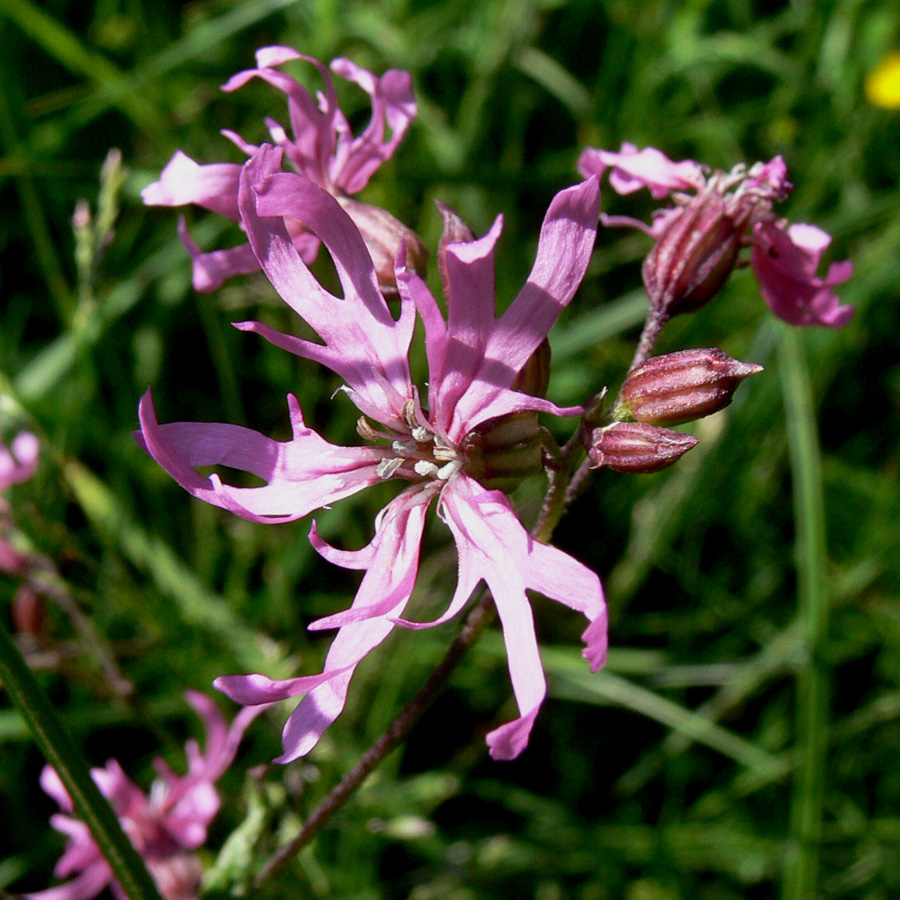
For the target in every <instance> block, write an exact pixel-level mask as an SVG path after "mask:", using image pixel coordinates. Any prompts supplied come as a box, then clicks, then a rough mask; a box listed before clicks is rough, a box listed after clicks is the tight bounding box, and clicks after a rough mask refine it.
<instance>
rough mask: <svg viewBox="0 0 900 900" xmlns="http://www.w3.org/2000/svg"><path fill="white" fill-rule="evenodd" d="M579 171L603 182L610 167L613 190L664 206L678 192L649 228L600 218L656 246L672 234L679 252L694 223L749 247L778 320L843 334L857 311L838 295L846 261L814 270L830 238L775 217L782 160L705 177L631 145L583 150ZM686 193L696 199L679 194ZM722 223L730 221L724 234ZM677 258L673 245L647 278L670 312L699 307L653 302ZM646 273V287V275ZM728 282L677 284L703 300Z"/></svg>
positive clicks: (782, 187)
mask: <svg viewBox="0 0 900 900" xmlns="http://www.w3.org/2000/svg"><path fill="white" fill-rule="evenodd" d="M578 168H579V171H580V172H581V173H582V175H584V176H585V177H587V176H589V175H596V176H598V177H599V176H600V175H602V174H603V172H604V171H606V169H608V168H609V169H611V170H612V171H611V173H610V178H609V181H610V184H611V185H612V186H613V188H615V189H616V191H618V192H619V193H620V194H628V193H631V192H632V191H636V190H638V188H641V187H646V188H647V189H648V190H649V191H650V193H651V194H652V195H653V197H654V198H656V199H657V200H659V199H661V198H663V197H665V196H667V195H668V194H670V193H671V192H673V191H675V192H676V193H675V194H674V197H673V199H674V201H675V205H674V206H671V207H667V208H666V209H662V210H658V211H657V212H656V213H654V217H653V224H652V225H650V226H648V225H646V224H644V223H643V222H641V221H639V220H637V219H632V218H629V217H626V216H601V220H602V221H603V222H604V224H606V225H621V226H628V227H633V228H640V229H641V230H642V231H645V232H647V233H648V234H649V235H650V236H651V237H652V238H654V240H656V241H657V242H659V243H658V246H662V245H663V242H665V241H666V239H667V237H669V236H672V237H671V239H670V240H669V241H668V243H669V244H672V245H675V247H676V250H677V247H678V246H686V244H685V241H686V240H687V239H686V237H685V235H683V234H682V233H681V232H682V231H683V230H684V224H685V222H686V221H687V220H688V219H696V222H697V225H702V227H704V228H706V229H708V230H709V233H710V235H714V234H716V233H723V232H724V236H723V237H721V241H722V243H723V246H724V245H727V244H731V243H732V242H733V243H734V244H736V245H737V246H741V245H747V244H751V245H752V247H753V250H752V253H751V256H750V264H751V266H752V267H753V271H754V273H755V274H756V278H757V281H758V282H759V285H760V290H761V292H762V295H763V299H764V300H765V301H766V303H767V304H768V305H769V308H770V309H771V310H772V312H774V313H775V315H776V316H778V317H779V318H780V319H783V320H784V321H785V322H788V323H789V324H791V325H798V326H799V325H827V326H828V327H831V328H840V327H842V326H843V325H846V324H847V323H848V322H849V321H850V319H851V318H853V312H854V309H853V307H852V306H846V305H844V306H842V305H841V302H840V299H839V298H838V296H837V294H835V293H834V291H833V288H834V287H835V286H836V285H838V284H842V283H843V282H845V281H846V280H847V279H848V278H849V277H850V275H851V274H852V272H853V264H852V263H851V262H850V261H849V260H844V261H843V262H839V263H833V264H832V265H831V267H830V268H829V270H828V274H827V275H826V277H825V279H824V280H823V279H821V278H819V277H818V275H817V274H816V272H817V270H818V267H819V262H820V259H821V257H822V254H823V253H824V251H825V250H826V249H827V247H828V245H829V244H830V243H831V238H830V237H829V236H828V235H827V234H826V233H825V232H824V231H822V230H821V229H819V228H816V227H815V226H813V225H790V226H789V225H788V223H787V222H786V221H785V220H784V219H780V218H778V217H777V216H776V215H775V213H773V212H772V204H773V203H774V202H776V201H780V200H784V199H785V197H787V195H788V194H789V193H790V191H791V189H792V187H793V186H792V185H791V183H790V182H789V181H788V180H787V167H786V166H785V163H784V160H783V159H782V158H781V157H780V156H776V157H775V158H774V159H772V160H770V161H769V162H768V163H756V165H754V166H752V167H751V168H750V169H747V168H746V167H745V166H743V165H741V166H737V167H735V168H734V169H733V170H732V171H731V172H713V173H712V175H708V176H706V175H704V170H703V167H702V166H700V164H699V163H696V162H693V161H691V160H685V161H683V162H678V163H675V162H672V160H670V159H669V158H668V157H666V156H665V155H664V154H662V153H661V152H660V151H659V150H656V149H655V148H653V147H647V148H645V149H644V150H641V151H640V152H638V150H637V148H636V147H635V146H634V145H633V144H623V145H622V150H621V151H620V152H619V153H611V152H609V151H606V150H594V149H588V150H585V151H584V153H582V155H581V158H580V159H579V161H578ZM684 191H690V192H692V193H689V194H685V193H681V192H684ZM725 223H728V227H727V228H726V227H725ZM689 224H690V230H692V231H693V230H695V225H694V223H693V222H689ZM706 243H708V242H704V241H703V240H699V244H700V246H701V248H702V249H703V252H704V254H706V257H705V258H707V257H708V258H712V259H716V260H717V259H720V257H716V256H715V251H714V248H710V247H706V246H705V244H706ZM736 249H737V247H735V248H734V249H733V250H729V249H728V248H727V247H726V250H728V252H726V253H725V254H724V256H723V257H721V258H725V257H727V258H729V259H730V260H731V262H730V263H729V265H732V266H733V265H734V264H735V263H736V262H737V259H736ZM673 252H675V251H673V249H672V248H671V247H666V250H665V252H664V253H662V254H661V258H659V259H657V258H655V257H654V259H653V264H652V267H651V268H652V269H653V271H651V272H650V273H649V275H650V276H651V277H650V279H649V280H650V281H651V282H652V284H651V286H650V287H648V290H649V291H650V293H651V299H652V300H654V302H656V303H657V304H658V305H665V304H666V303H668V304H669V306H670V307H671V308H670V309H669V310H668V311H669V312H670V313H672V314H674V313H675V312H679V311H685V312H686V311H690V310H692V309H696V308H697V306H698V303H697V302H696V301H695V300H693V299H691V300H688V301H687V302H685V298H684V297H683V296H678V297H676V296H674V295H673V296H671V297H666V298H664V299H659V298H656V297H654V296H653V294H654V290H655V288H656V287H658V286H659V285H660V284H661V282H662V281H665V280H666V279H661V278H660V277H658V276H659V272H658V271H657V270H658V269H660V266H661V265H662V266H663V268H664V269H665V271H666V272H670V270H671V269H672V268H673V266H674V267H676V268H678V267H679V266H680V265H681V261H680V260H679V259H678V258H677V254H676V256H674V257H673V255H672V254H673ZM656 256H660V254H657V255H656ZM648 260H649V258H648ZM644 274H645V283H647V281H648V277H647V276H648V272H647V271H645V273H644ZM726 277H727V272H725V271H722V272H719V273H717V275H716V279H715V280H716V282H717V285H716V286H715V289H714V290H705V291H704V290H697V285H691V286H688V284H687V281H688V280H687V279H685V278H684V277H683V276H681V277H680V278H679V279H678V280H679V283H681V284H682V288H683V290H682V292H681V293H682V294H683V293H684V292H685V291H688V292H690V291H692V290H693V291H694V293H697V294H701V295H702V296H703V297H704V302H705V301H706V300H708V299H711V297H712V295H713V294H714V293H715V291H717V290H718V288H719V287H721V284H722V283H723V282H724V280H725V278H726ZM669 280H670V281H671V279H669ZM670 287H671V285H670ZM707 295H708V296H707ZM679 306H680V307H681V308H680V309H679V308H678V307H679Z"/></svg>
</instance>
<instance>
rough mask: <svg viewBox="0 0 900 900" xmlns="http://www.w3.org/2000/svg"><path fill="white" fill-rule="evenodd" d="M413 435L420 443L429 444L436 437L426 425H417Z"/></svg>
mask: <svg viewBox="0 0 900 900" xmlns="http://www.w3.org/2000/svg"><path fill="white" fill-rule="evenodd" d="M412 436H413V440H414V441H416V442H417V443H419V444H427V443H428V442H429V441H431V440H433V439H434V435H433V434H432V433H431V432H430V431H429V430H428V429H427V428H426V427H425V426H424V425H416V427H415V428H413V430H412Z"/></svg>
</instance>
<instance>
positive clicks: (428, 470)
mask: <svg viewBox="0 0 900 900" xmlns="http://www.w3.org/2000/svg"><path fill="white" fill-rule="evenodd" d="M413 469H415V470H416V474H417V475H422V476H425V477H427V476H429V475H437V473H438V471H439V469H438V467H437V466H436V465H435V464H434V463H433V462H429V461H428V460H427V459H420V460H419V461H418V462H417V463H416V464H415V465H414V466H413Z"/></svg>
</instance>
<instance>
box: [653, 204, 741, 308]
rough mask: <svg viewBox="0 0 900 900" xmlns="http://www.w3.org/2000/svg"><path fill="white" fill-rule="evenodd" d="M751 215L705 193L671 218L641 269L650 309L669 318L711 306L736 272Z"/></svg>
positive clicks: (675, 211) (671, 213)
mask: <svg viewBox="0 0 900 900" xmlns="http://www.w3.org/2000/svg"><path fill="white" fill-rule="evenodd" d="M752 211H753V207H752V205H749V204H747V205H740V204H734V203H729V202H728V200H727V199H726V198H724V197H722V196H721V195H720V194H719V193H717V192H715V191H713V190H706V191H703V192H701V193H700V194H698V195H697V196H696V197H693V198H692V199H691V200H690V202H689V203H687V205H685V206H683V207H681V208H679V209H676V210H672V211H671V212H669V213H668V215H667V216H666V218H665V220H664V222H665V224H664V225H663V228H662V231H661V234H660V236H659V239H658V240H657V242H656V243H655V244H654V245H653V249H652V250H651V251H650V253H649V254H648V255H647V258H646V259H645V260H644V265H643V268H642V269H641V274H642V275H643V278H644V287H645V288H646V289H647V295H648V296H649V297H650V303H651V308H652V309H653V310H655V311H656V312H658V313H659V314H661V315H664V316H666V317H668V316H674V315H678V314H679V313H686V312H694V311H695V310H698V309H700V307H702V306H705V305H706V304H707V303H709V301H710V300H712V298H713V297H715V295H716V294H718V293H719V291H720V290H721V289H722V287H723V286H724V284H725V282H726V281H727V280H728V276H729V275H730V274H731V271H732V269H734V266H735V263H736V262H737V256H738V251H739V250H740V249H741V246H742V243H743V237H744V233H745V232H746V230H747V226H748V224H749V222H750V214H751V212H752Z"/></svg>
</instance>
